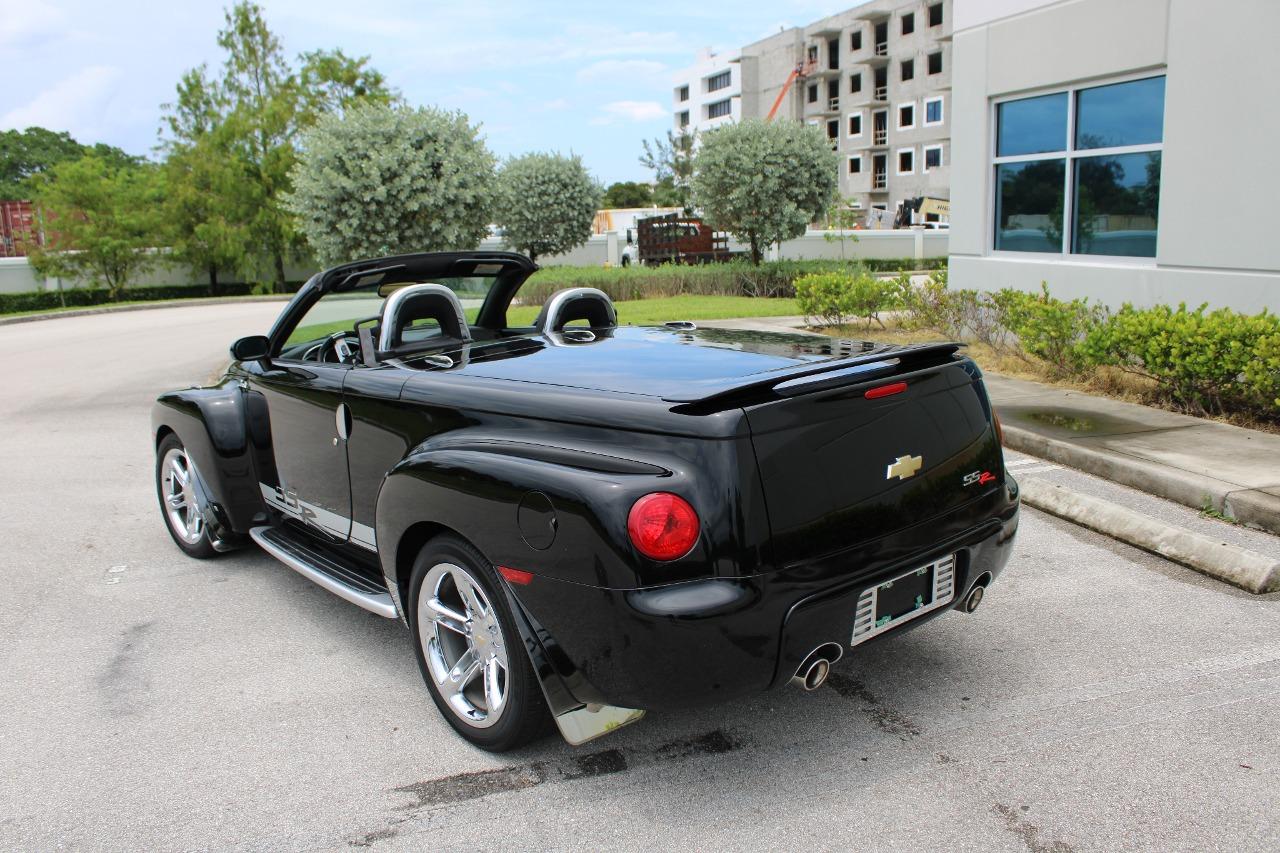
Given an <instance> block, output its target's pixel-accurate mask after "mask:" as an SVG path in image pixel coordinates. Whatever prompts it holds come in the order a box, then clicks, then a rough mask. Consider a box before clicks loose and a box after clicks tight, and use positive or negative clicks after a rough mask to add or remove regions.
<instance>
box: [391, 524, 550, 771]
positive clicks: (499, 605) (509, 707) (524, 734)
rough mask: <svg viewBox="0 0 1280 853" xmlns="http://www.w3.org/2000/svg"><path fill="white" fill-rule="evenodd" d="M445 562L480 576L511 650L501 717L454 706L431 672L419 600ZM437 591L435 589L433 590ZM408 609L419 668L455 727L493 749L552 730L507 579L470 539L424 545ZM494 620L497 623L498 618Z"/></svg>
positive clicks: (443, 538) (503, 748)
mask: <svg viewBox="0 0 1280 853" xmlns="http://www.w3.org/2000/svg"><path fill="white" fill-rule="evenodd" d="M445 565H448V566H453V567H457V568H460V569H462V570H463V571H464V573H465V574H466V575H467V576H469V577H470V578H471V579H473V580H474V581H475V582H476V586H478V587H480V591H481V592H482V593H483V594H484V597H485V598H486V599H487V602H486V603H487V604H488V605H489V606H490V611H491V613H492V616H493V617H496V627H497V628H498V629H499V630H500V633H501V646H502V648H503V649H504V650H505V652H506V660H507V667H506V671H505V676H504V684H505V691H506V693H505V701H504V702H503V703H502V706H501V711H500V712H499V714H498V716H497V719H496V721H495V722H490V723H487V724H486V725H484V726H479V725H474V724H472V723H470V722H467V721H466V720H464V719H463V718H462V716H461V715H460V712H458V711H456V710H454V708H453V707H451V706H450V704H449V701H448V699H446V697H445V695H444V694H443V692H442V689H441V687H440V686H439V685H438V684H437V682H436V677H435V676H434V675H433V673H432V665H431V664H430V663H428V660H427V651H426V647H425V646H424V643H423V639H422V633H423V626H422V624H420V623H421V621H422V620H421V619H419V610H418V605H419V601H420V599H421V598H422V594H423V586H424V583H425V582H426V581H427V578H428V576H432V570H433V568H437V567H441V566H445ZM439 576H440V575H439V574H438V573H437V574H436V575H434V576H433V581H432V583H433V585H434V584H435V583H437V582H438V580H437V579H438V578H439ZM451 582H452V581H446V582H445V583H451ZM434 592H435V591H434V590H432V594H433V595H434ZM407 613H408V615H409V626H410V630H411V633H412V635H413V649H414V654H415V655H416V656H417V658H418V669H419V670H420V671H421V673H422V680H423V681H424V682H426V685H427V690H428V692H430V694H431V699H432V701H434V702H435V703H436V708H438V709H439V711H440V715H441V716H442V717H444V719H445V721H446V722H448V723H449V725H451V726H452V727H453V729H454V731H456V732H457V733H458V734H460V735H462V736H463V737H464V738H466V739H467V740H469V741H470V742H471V743H473V744H475V745H476V746H478V747H480V748H481V749H484V750H487V751H489V752H506V751H508V750H512V749H517V748H519V747H522V746H525V745H526V744H529V743H532V742H533V741H535V740H538V739H539V738H542V737H544V736H545V735H546V734H547V733H548V732H549V731H550V729H551V722H552V720H551V714H550V713H549V712H548V710H547V703H546V699H545V698H544V697H543V695H542V687H541V685H540V684H539V683H538V679H537V676H536V674H535V673H534V671H533V665H532V664H531V663H530V662H529V654H528V652H527V651H526V650H525V647H524V641H523V639H522V638H521V636H520V633H519V631H518V630H517V628H516V624H515V620H514V619H513V618H512V616H511V609H510V607H509V606H508V604H507V598H506V594H505V592H504V587H503V586H502V581H501V580H500V579H499V577H498V573H497V571H496V570H495V569H494V567H493V564H492V563H490V562H489V561H488V560H486V559H485V558H484V556H483V555H482V554H481V553H480V552H479V551H477V550H476V549H475V548H474V547H473V546H472V545H471V544H470V543H468V542H466V541H465V540H463V539H460V538H458V537H456V536H451V535H441V536H438V537H436V538H435V539H432V540H431V541H430V542H428V543H427V544H426V545H425V546H424V547H423V549H422V551H421V552H420V553H419V554H418V557H417V559H416V560H414V563H413V574H412V575H411V577H410V580H409V596H408V608H407ZM469 622H470V620H469ZM490 624H491V625H493V624H494V622H490ZM427 630H428V631H429V632H431V636H434V635H435V634H436V629H435V626H434V624H431V623H428V625H427ZM429 639H430V637H429ZM467 643H468V644H469V645H470V643H471V641H470V640H468V641H467ZM470 648H472V649H473V650H474V649H475V648H476V646H475V645H470ZM486 710H487V708H486Z"/></svg>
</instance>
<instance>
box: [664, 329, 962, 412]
mask: <svg viewBox="0 0 1280 853" xmlns="http://www.w3.org/2000/svg"><path fill="white" fill-rule="evenodd" d="M962 346H964V344H960V343H955V342H946V343H933V344H907V345H904V346H896V345H894V346H886V347H882V348H880V349H876V350H872V351H871V352H864V353H859V354H858V355H856V356H852V357H850V358H839V359H832V360H831V361H824V362H822V363H821V364H817V365H802V366H799V367H793V368H788V369H784V370H779V371H776V372H772V373H769V374H767V375H759V374H757V375H755V376H747V377H741V378H739V379H736V380H709V381H708V382H706V383H703V384H702V385H701V387H698V388H695V389H694V390H693V392H692V393H689V394H681V395H678V396H671V397H663V398H662V399H663V400H664V401H665V402H668V403H678V404H681V407H682V408H683V407H688V408H689V409H695V408H696V409H705V408H708V407H711V408H715V407H718V406H722V405H725V404H731V403H733V402H734V401H736V400H739V399H741V398H744V397H745V398H750V397H756V396H759V395H761V394H764V393H766V392H769V393H771V394H772V395H773V396H775V397H794V396H798V395H800V394H810V393H813V392H814V391H821V390H823V389H824V388H835V387H838V386H840V385H848V384H851V383H852V382H858V381H863V380H868V379H875V378H877V377H880V376H885V375H888V374H891V373H901V372H905V371H907V370H911V369H913V368H915V367H919V366H922V362H931V363H934V364H936V363H939V362H941V361H943V360H945V359H946V358H948V357H949V356H951V355H953V354H954V353H955V352H956V351H957V350H958V349H960V347H962ZM699 391H701V392H702V393H697V392H699Z"/></svg>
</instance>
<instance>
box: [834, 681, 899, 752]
mask: <svg viewBox="0 0 1280 853" xmlns="http://www.w3.org/2000/svg"><path fill="white" fill-rule="evenodd" d="M827 684H829V685H831V689H832V690H834V691H836V692H837V693H839V694H840V695H841V696H843V697H844V698H846V699H855V700H857V701H859V702H861V703H863V704H862V713H864V714H866V715H867V716H868V717H869V718H870V719H871V722H873V723H875V724H876V726H877V727H879V728H880V730H881V731H884V732H886V733H888V734H891V735H894V736H895V737H897V738H898V739H899V740H901V741H902V742H903V743H905V742H907V741H908V740H910V739H912V738H915V737H919V736H920V727H919V726H917V725H916V723H915V721H914V720H912V719H911V718H910V717H908V716H907V715H906V714H903V713H902V712H901V711H899V710H897V709H895V708H888V707H885V706H884V705H882V704H880V702H879V701H878V700H877V699H876V697H875V696H873V695H872V693H871V691H870V690H868V689H867V686H866V685H865V684H863V683H862V682H861V681H859V680H858V679H856V678H850V677H849V676H847V675H843V674H841V673H838V672H833V673H831V675H829V676H828V677H827Z"/></svg>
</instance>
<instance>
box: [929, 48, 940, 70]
mask: <svg viewBox="0 0 1280 853" xmlns="http://www.w3.org/2000/svg"><path fill="white" fill-rule="evenodd" d="M929 73H930V74H941V73H942V51H938V52H937V53H931V54H929Z"/></svg>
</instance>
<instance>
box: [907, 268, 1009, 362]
mask: <svg viewBox="0 0 1280 853" xmlns="http://www.w3.org/2000/svg"><path fill="white" fill-rule="evenodd" d="M902 304H903V307H904V308H905V309H906V312H907V313H906V316H905V317H904V318H903V325H904V326H906V327H907V328H910V329H917V330H919V329H929V330H931V331H934V332H938V333H939V334H941V335H943V336H944V337H947V338H951V339H952V340H956V341H966V340H976V341H979V342H981V343H984V344H987V345H988V346H990V347H992V348H994V349H997V350H1003V349H1005V348H1006V344H1007V338H1008V331H1007V329H1006V328H1005V327H1004V325H1003V323H1002V322H1001V320H1002V317H1001V314H1000V306H999V305H998V304H997V303H996V302H995V301H993V300H992V298H991V296H990V295H989V294H986V293H980V292H978V291H976V290H949V289H948V288H947V271H946V270H945V269H940V270H937V271H935V272H934V273H933V274H932V275H930V276H929V278H928V279H927V280H925V281H924V282H923V283H921V284H919V285H915V286H912V285H910V284H909V283H907V284H906V286H905V287H904V288H903V294H902Z"/></svg>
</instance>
